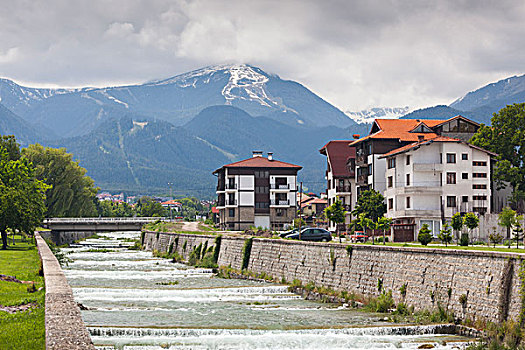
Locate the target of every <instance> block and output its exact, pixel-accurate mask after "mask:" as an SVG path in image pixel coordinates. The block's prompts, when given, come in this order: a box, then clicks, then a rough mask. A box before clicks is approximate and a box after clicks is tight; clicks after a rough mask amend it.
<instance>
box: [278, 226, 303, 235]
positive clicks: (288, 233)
mask: <svg viewBox="0 0 525 350" xmlns="http://www.w3.org/2000/svg"><path fill="white" fill-rule="evenodd" d="M305 228H308V226H303V227H301V228H294V229H293V230H290V231H286V232H281V233H279V237H282V238H284V237H286V236H288V235H291V234H294V233H299V231H300V230H304V229H305Z"/></svg>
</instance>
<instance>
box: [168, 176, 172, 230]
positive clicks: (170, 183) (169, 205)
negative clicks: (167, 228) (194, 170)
mask: <svg viewBox="0 0 525 350" xmlns="http://www.w3.org/2000/svg"><path fill="white" fill-rule="evenodd" d="M172 185H173V182H168V186H169V187H170V200H173V195H172V194H171V186H172ZM168 208H170V221H173V214H172V213H171V203H168Z"/></svg>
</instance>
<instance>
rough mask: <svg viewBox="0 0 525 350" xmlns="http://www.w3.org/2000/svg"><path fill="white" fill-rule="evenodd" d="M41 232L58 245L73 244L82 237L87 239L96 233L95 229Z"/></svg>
mask: <svg viewBox="0 0 525 350" xmlns="http://www.w3.org/2000/svg"><path fill="white" fill-rule="evenodd" d="M40 234H41V235H42V236H43V237H45V238H46V239H49V240H51V242H53V243H55V244H56V245H58V246H61V245H64V244H71V243H73V242H75V241H80V240H81V239H85V238H88V237H91V236H93V235H94V234H95V232H94V231H85V232H79V231H40Z"/></svg>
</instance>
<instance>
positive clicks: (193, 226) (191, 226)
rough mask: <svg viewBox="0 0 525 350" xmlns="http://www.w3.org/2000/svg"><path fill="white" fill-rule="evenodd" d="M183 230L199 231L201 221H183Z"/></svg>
mask: <svg viewBox="0 0 525 350" xmlns="http://www.w3.org/2000/svg"><path fill="white" fill-rule="evenodd" d="M182 230H183V231H199V223H198V222H196V221H192V222H183V223H182Z"/></svg>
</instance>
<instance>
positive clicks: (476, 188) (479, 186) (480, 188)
mask: <svg viewBox="0 0 525 350" xmlns="http://www.w3.org/2000/svg"><path fill="white" fill-rule="evenodd" d="M472 188H473V189H474V190H486V189H487V185H485V184H483V185H481V184H474V185H472Z"/></svg>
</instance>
